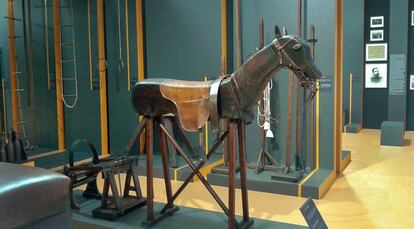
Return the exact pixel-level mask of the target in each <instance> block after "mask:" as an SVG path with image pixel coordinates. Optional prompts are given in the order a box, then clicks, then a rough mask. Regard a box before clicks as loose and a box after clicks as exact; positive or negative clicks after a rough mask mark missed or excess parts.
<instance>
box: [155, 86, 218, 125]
mask: <svg viewBox="0 0 414 229" xmlns="http://www.w3.org/2000/svg"><path fill="white" fill-rule="evenodd" d="M213 82H214V81H185V80H168V82H166V83H164V84H162V85H160V92H161V95H162V96H163V97H164V98H165V99H168V100H170V101H171V102H173V103H174V104H175V106H176V108H177V112H178V118H179V120H180V124H181V126H182V127H183V128H184V129H185V130H187V131H197V130H199V129H201V128H202V127H203V126H204V125H205V123H206V122H207V121H208V119H209V116H210V112H211V111H210V88H211V85H212V84H213Z"/></svg>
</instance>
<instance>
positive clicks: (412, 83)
mask: <svg viewBox="0 0 414 229" xmlns="http://www.w3.org/2000/svg"><path fill="white" fill-rule="evenodd" d="M410 90H411V91H414V75H411V76H410Z"/></svg>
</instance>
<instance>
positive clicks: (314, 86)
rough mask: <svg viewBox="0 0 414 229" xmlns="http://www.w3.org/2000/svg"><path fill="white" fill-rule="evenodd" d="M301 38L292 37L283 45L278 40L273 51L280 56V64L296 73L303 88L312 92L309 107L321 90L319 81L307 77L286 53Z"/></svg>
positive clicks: (308, 99)
mask: <svg viewBox="0 0 414 229" xmlns="http://www.w3.org/2000/svg"><path fill="white" fill-rule="evenodd" d="M298 38H299V37H297V36H292V37H290V38H289V40H288V41H286V42H285V43H283V44H281V43H280V42H279V39H276V40H275V41H274V42H273V46H272V47H273V49H274V50H275V52H276V54H277V55H278V56H279V60H280V64H281V65H282V66H283V67H284V68H287V69H289V70H291V71H292V72H294V73H295V75H296V77H297V78H298V83H299V85H300V86H301V87H303V88H307V89H310V90H311V94H310V95H309V97H308V98H307V99H306V102H305V105H307V104H308V103H309V102H310V101H311V100H312V99H313V98H314V97H315V95H316V93H317V92H318V90H319V87H318V85H319V81H317V80H313V79H310V78H308V77H306V75H305V73H304V72H303V70H302V68H301V67H299V66H298V65H297V64H296V63H295V62H294V61H293V60H292V58H290V56H289V55H288V53H287V52H286V50H285V48H286V47H287V46H288V45H289V44H290V43H291V42H292V41H297V39H298ZM284 58H286V59H287V60H288V64H284V63H283V60H284Z"/></svg>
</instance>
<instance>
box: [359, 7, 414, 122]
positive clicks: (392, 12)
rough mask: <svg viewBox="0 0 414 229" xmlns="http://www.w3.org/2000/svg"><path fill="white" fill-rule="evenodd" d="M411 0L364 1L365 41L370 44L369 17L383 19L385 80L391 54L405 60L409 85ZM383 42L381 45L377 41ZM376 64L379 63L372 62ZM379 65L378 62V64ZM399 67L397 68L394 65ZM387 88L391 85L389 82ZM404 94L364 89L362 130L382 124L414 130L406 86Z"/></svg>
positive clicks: (389, 66)
mask: <svg viewBox="0 0 414 229" xmlns="http://www.w3.org/2000/svg"><path fill="white" fill-rule="evenodd" d="M412 5H413V2H412V1H405V0H404V1H390V0H381V1H374V0H366V7H365V42H366V43H375V42H370V41H369V39H370V38H369V36H370V34H369V31H370V28H369V27H370V25H369V23H370V21H369V19H370V17H371V16H381V15H384V16H385V27H384V33H385V36H384V38H385V39H384V41H383V42H384V43H388V49H389V54H388V56H389V60H388V61H386V62H382V63H388V72H389V73H388V81H390V80H391V78H390V76H391V75H392V74H394V73H393V72H390V71H391V70H390V69H392V68H393V67H394V66H392V65H393V63H392V61H391V60H390V57H391V56H392V55H395V54H397V55H400V54H403V55H405V56H407V57H408V62H407V66H403V67H406V68H407V74H406V76H404V78H405V77H406V79H407V81H406V82H409V79H410V74H412V59H413V58H412V44H411V43H412V40H411V39H412V35H411V34H412V26H411V10H412V8H413V7H412ZM379 43H382V42H379ZM375 63H378V62H375ZM379 63H381V62H379ZM397 67H399V66H397ZM388 85H390V83H389V82H388ZM406 90H407V91H408V92H407V93H405V92H403V93H398V94H395V93H393V92H391V90H390V89H389V87H388V88H387V89H364V127H365V128H374V129H378V128H379V127H380V125H381V123H382V122H383V121H387V120H392V121H402V122H404V123H406V127H407V130H413V129H414V125H413V123H414V121H413V117H414V116H413V103H412V100H413V99H412V92H411V91H410V90H409V84H408V83H407V86H406Z"/></svg>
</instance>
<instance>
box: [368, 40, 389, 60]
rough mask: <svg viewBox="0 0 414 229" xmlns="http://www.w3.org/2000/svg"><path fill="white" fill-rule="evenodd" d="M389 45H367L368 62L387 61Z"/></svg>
mask: <svg viewBox="0 0 414 229" xmlns="http://www.w3.org/2000/svg"><path fill="white" fill-rule="evenodd" d="M387 59H388V44H387V43H380V44H367V45H366V61H387Z"/></svg>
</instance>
